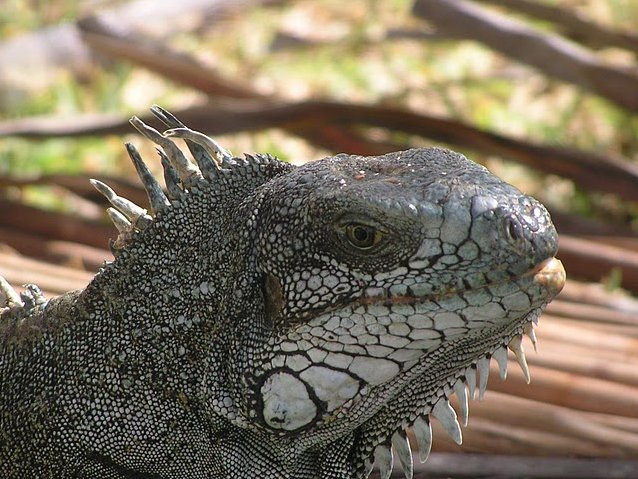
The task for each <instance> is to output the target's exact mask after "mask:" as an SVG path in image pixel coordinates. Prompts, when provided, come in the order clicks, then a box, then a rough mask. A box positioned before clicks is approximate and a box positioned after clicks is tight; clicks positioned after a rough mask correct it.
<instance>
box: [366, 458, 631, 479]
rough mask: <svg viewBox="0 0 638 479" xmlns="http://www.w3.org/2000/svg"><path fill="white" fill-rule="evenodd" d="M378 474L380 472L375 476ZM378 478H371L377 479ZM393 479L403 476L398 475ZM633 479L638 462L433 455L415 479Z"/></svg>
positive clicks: (420, 465) (417, 472)
mask: <svg viewBox="0 0 638 479" xmlns="http://www.w3.org/2000/svg"><path fill="white" fill-rule="evenodd" d="M374 474H376V472H375V473H374ZM378 477H379V476H378V475H374V476H371V478H374V479H377V478H378ZM392 477H393V478H400V477H403V476H402V473H400V472H396V473H395V474H393V475H392ZM488 477H489V478H494V479H495V478H498V479H521V478H523V477H524V478H526V479H633V478H635V477H638V461H635V460H625V461H623V460H601V459H583V458H567V457H565V458H548V457H525V456H518V457H517V456H504V455H493V454H453V453H433V454H432V455H431V456H430V459H428V461H427V462H426V463H425V464H419V461H418V458H415V475H414V479H425V478H428V479H443V478H453V479H478V478H488Z"/></svg>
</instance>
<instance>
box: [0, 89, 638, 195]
mask: <svg viewBox="0 0 638 479" xmlns="http://www.w3.org/2000/svg"><path fill="white" fill-rule="evenodd" d="M174 113H175V114H176V115H177V116H178V117H180V118H181V119H182V120H183V121H184V122H185V123H187V124H188V125H189V126H190V127H192V128H195V129H198V130H202V131H205V132H207V133H208V134H212V135H219V134H226V133H230V132H236V131H252V130H259V129H264V128H284V129H287V130H289V131H291V132H293V133H296V134H299V135H301V136H303V137H305V138H306V139H308V140H309V141H311V142H312V143H314V144H317V145H318V146H321V147H325V148H328V149H332V150H336V151H342V150H346V151H349V152H350V153H356V154H379V153H385V152H387V151H390V149H397V148H399V145H387V144H381V145H379V144H376V143H375V142H371V141H362V140H361V139H360V138H359V139H358V138H357V137H356V136H353V135H352V134H351V133H350V132H348V128H351V127H352V126H353V125H360V126H364V127H371V126H374V127H382V128H387V129H390V130H393V131H401V132H404V133H408V134H411V135H415V136H420V137H425V138H429V139H431V140H435V141H440V142H443V143H448V144H452V145H457V146H461V147H465V148H472V149H476V150H478V151H481V152H484V153H490V154H496V155H500V156H502V157H504V158H510V159H513V160H515V161H518V162H520V163H523V164H526V165H529V166H531V167H533V168H536V169H538V170H540V171H544V172H546V173H552V174H557V175H560V176H564V177H566V178H570V179H572V180H573V181H574V182H576V183H577V184H579V185H581V186H582V187H585V188H591V189H594V190H599V191H606V192H610V193H614V194H618V195H619V196H621V197H623V198H625V199H627V200H634V201H635V200H638V188H636V184H638V165H636V164H633V163H631V162H629V161H626V160H623V159H621V158H616V157H613V156H603V155H598V154H595V153H589V152H585V151H580V150H575V149H568V148H559V147H555V146H551V145H539V144H534V143H530V142H525V141H522V140H517V139H513V138H509V137H506V136H503V135H498V134H495V133H491V132H488V131H484V130H480V129H478V128H473V127H471V126H468V125H466V124H463V123H460V122H457V121H453V120H446V119H442V118H437V117H433V116H428V115H421V114H417V113H414V112H410V111H405V110H401V109H397V108H390V107H385V106H369V105H356V104H345V103H338V102H330V101H306V102H301V103H278V104H274V103H272V102H270V101H269V102H267V103H263V102H261V101H258V100H254V101H249V102H239V103H232V104H229V103H226V104H224V105H221V104H215V105H208V106H198V107H192V108H188V109H185V110H181V111H175V112H174ZM142 119H143V120H144V121H145V122H148V123H149V124H151V125H154V126H157V127H160V125H159V124H158V122H157V121H156V120H154V119H153V118H150V117H146V116H144V117H142ZM128 132H130V126H129V125H128V122H127V121H126V120H124V119H120V121H119V122H117V121H114V120H113V118H111V117H109V118H108V119H105V120H99V119H98V120H97V121H96V119H95V117H94V116H89V117H85V116H80V117H76V118H75V119H74V120H73V121H67V122H66V123H64V122H62V123H61V122H59V121H58V120H57V119H48V120H46V119H37V120H36V121H35V122H33V123H32V122H31V119H25V120H20V121H15V122H10V123H4V124H2V123H0V136H8V135H20V136H25V137H45V136H66V135H96V134H108V133H128ZM341 147H343V148H341Z"/></svg>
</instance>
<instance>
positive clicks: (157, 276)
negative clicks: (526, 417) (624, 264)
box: [0, 118, 557, 479]
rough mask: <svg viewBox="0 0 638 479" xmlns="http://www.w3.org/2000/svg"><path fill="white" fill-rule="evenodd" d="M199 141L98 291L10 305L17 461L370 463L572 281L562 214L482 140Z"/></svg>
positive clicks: (239, 472) (78, 471)
mask: <svg viewBox="0 0 638 479" xmlns="http://www.w3.org/2000/svg"><path fill="white" fill-rule="evenodd" d="M168 123H169V126H175V125H174V124H173V125H170V123H171V119H170V118H169V119H168ZM190 146H191V148H192V150H193V154H194V156H195V157H196V158H197V156H200V158H201V157H202V156H203V157H204V159H205V160H206V163H205V164H204V162H203V161H200V162H199V163H200V166H201V165H209V166H207V167H206V166H205V167H202V175H201V177H193V178H191V179H190V180H189V181H187V182H186V181H185V180H184V179H182V180H179V179H178V177H177V175H176V172H175V171H174V170H172V169H171V168H173V167H171V166H168V171H167V177H170V178H172V180H171V181H172V185H171V186H170V188H169V200H170V201H169V202H167V204H166V205H165V206H163V207H161V208H160V209H159V211H157V212H155V214H154V217H153V219H152V221H151V222H150V224H149V225H147V226H146V227H144V228H142V229H139V230H138V229H136V228H135V225H133V226H132V227H131V231H130V232H129V233H128V234H126V235H123V236H122V235H121V237H120V238H119V239H118V240H117V241H116V242H115V244H114V248H115V253H116V259H115V261H114V262H113V263H110V264H107V265H105V266H104V267H103V268H102V270H101V271H100V272H99V273H98V274H97V275H96V276H95V278H94V279H93V280H92V282H91V283H90V284H89V285H88V286H87V288H86V289H84V290H82V291H77V292H72V293H68V294H66V295H63V296H60V297H58V298H55V299H52V300H50V301H48V302H43V301H40V302H39V303H37V304H29V305H25V306H24V307H22V308H17V307H14V308H5V310H4V312H3V313H2V316H1V317H0V341H1V343H0V385H1V389H0V477H2V478H6V479H13V478H25V477H42V478H48V477H56V478H58V479H64V478H75V477H86V478H104V479H106V478H112V479H115V478H117V479H123V478H148V479H150V478H166V479H168V478H174V479H187V478H188V479H195V478H209V479H210V478H220V479H221V478H254V477H259V478H264V479H275V478H287V479H293V478H294V479H311V478H322V479H323V478H325V479H331V478H334V479H337V478H338V479H354V478H363V477H366V470H367V466H369V463H370V461H371V460H372V459H371V457H372V455H373V452H374V449H375V447H377V446H378V445H379V444H389V441H390V438H391V437H392V435H393V434H394V433H395V432H396V431H397V430H401V429H402V428H404V427H406V426H409V425H410V424H412V423H413V422H414V420H415V419H416V418H417V417H419V416H420V415H424V414H425V415H427V414H428V413H429V412H430V411H431V410H432V408H433V407H434V405H435V404H436V403H437V401H438V400H439V399H440V398H443V397H447V396H449V394H450V391H451V389H452V386H453V385H454V383H455V381H456V380H458V379H459V378H461V379H463V374H464V371H465V370H466V368H467V367H468V366H470V365H471V364H472V363H473V362H476V360H477V359H478V358H481V357H484V356H485V355H486V354H489V353H490V352H491V351H493V350H494V349H495V348H497V347H499V346H502V345H507V344H508V342H509V341H510V340H511V339H512V338H513V337H514V336H515V335H517V334H520V333H521V331H522V330H523V328H524V327H525V325H526V324H527V323H529V322H530V321H535V320H537V318H538V316H539V315H540V313H541V311H542V309H543V308H544V307H545V306H546V304H547V303H548V302H549V301H550V300H551V299H552V297H553V295H554V294H555V291H553V290H552V289H551V288H549V287H546V286H544V285H542V284H539V283H537V282H534V281H533V279H532V275H531V274H530V272H532V271H534V270H535V268H537V267H538V266H539V265H540V264H541V263H543V261H545V260H547V259H548V258H551V257H553V256H554V255H555V253H556V248H557V235H556V231H555V230H554V227H553V225H552V223H551V221H550V219H549V215H548V214H547V211H546V210H545V209H544V208H543V206H542V205H540V204H539V203H538V202H536V201H535V200H534V199H532V198H530V197H528V196H525V195H523V194H521V193H520V192H519V191H518V190H516V189H515V188H514V187H512V186H510V185H508V184H507V183H505V182H503V181H501V180H500V179H498V178H496V177H495V176H493V175H492V174H490V173H489V172H488V171H487V170H486V169H485V168H483V167H482V166H479V165H477V164H475V163H473V162H471V161H469V160H467V159H466V158H465V157H463V156H462V155H459V154H457V153H454V152H451V151H448V150H444V149H439V148H427V149H414V150H408V151H403V152H396V153H391V154H388V155H384V156H380V157H360V156H351V155H345V154H341V155H337V156H335V157H331V158H326V159H323V160H320V161H316V162H314V163H309V164H306V165H304V166H301V167H293V166H291V165H289V164H285V163H282V162H280V161H278V160H276V159H275V158H272V157H270V156H267V155H255V156H246V157H245V158H233V159H229V158H224V159H223V161H221V162H220V166H219V167H213V166H212V165H214V164H215V163H216V161H213V160H214V159H213V158H211V157H210V156H206V153H205V152H204V151H203V150H202V149H201V148H198V146H197V145H196V144H193V143H192V142H191V143H190ZM166 161H168V160H166V159H165V162H166ZM194 165H195V164H194V163H193V165H192V166H194ZM174 166H175V165H174ZM160 203H161V202H160ZM169 203H170V204H169ZM353 228H354V229H353ZM361 228H363V229H361ZM353 231H354V233H353ZM352 234H355V235H359V239H364V240H365V239H366V238H365V234H373V235H375V236H374V238H375V241H374V244H373V245H372V246H370V247H368V246H366V247H361V245H358V244H355V243H353V239H352ZM36 296H37V295H36Z"/></svg>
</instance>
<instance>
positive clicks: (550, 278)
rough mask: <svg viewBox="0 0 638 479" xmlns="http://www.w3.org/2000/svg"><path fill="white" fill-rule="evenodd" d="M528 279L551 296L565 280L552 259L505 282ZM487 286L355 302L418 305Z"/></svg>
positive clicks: (559, 265) (364, 297)
mask: <svg viewBox="0 0 638 479" xmlns="http://www.w3.org/2000/svg"><path fill="white" fill-rule="evenodd" d="M530 277H531V278H533V281H534V282H535V283H538V284H540V285H543V286H545V287H546V288H547V290H548V292H549V293H553V296H555V295H557V294H558V293H560V291H561V290H562V289H563V286H564V285H565V280H566V275H565V269H564V268H563V265H562V263H561V262H560V260H559V259H557V258H555V257H552V258H548V259H546V260H544V261H542V262H541V263H539V264H538V265H537V266H536V267H534V268H533V269H531V270H529V271H528V272H526V273H525V274H523V275H521V276H518V277H514V278H511V279H508V280H507V282H512V281H516V280H519V279H524V278H530ZM489 286H493V284H484V285H482V286H479V287H477V288H473V289H469V290H468V289H466V290H456V289H452V290H447V291H445V292H443V293H438V294H434V295H425V296H420V295H416V294H388V293H387V290H384V294H381V295H370V296H368V295H364V296H362V297H360V298H359V299H357V301H356V302H357V303H359V304H364V305H371V304H379V303H380V304H386V305H390V304H418V303H424V302H427V301H432V300H436V299H440V298H442V297H445V296H451V295H454V294H458V293H461V292H469V291H474V290H478V289H481V288H486V287H489ZM407 291H408V292H409V291H410V289H409V288H407Z"/></svg>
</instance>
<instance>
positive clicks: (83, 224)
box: [0, 200, 117, 248]
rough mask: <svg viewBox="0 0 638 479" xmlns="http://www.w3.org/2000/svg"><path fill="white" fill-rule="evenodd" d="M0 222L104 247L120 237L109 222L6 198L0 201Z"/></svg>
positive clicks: (25, 229)
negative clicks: (43, 208) (34, 206)
mask: <svg viewBox="0 0 638 479" xmlns="http://www.w3.org/2000/svg"><path fill="white" fill-rule="evenodd" d="M0 225H2V226H3V227H6V228H13V229H17V230H20V231H23V232H28V233H33V234H39V235H42V236H44V237H47V238H53V239H57V240H63V241H74V242H77V243H82V244H85V245H89V246H94V247H96V248H104V246H105V245H107V244H108V240H109V238H115V237H116V236H117V231H116V230H115V228H113V227H111V226H107V225H106V224H104V225H103V224H97V223H94V222H89V221H86V220H82V219H79V218H75V217H73V216H70V215H64V214H61V213H55V212H51V211H43V210H40V209H38V208H33V207H31V206H26V205H23V204H20V203H16V202H12V201H6V200H0Z"/></svg>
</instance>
